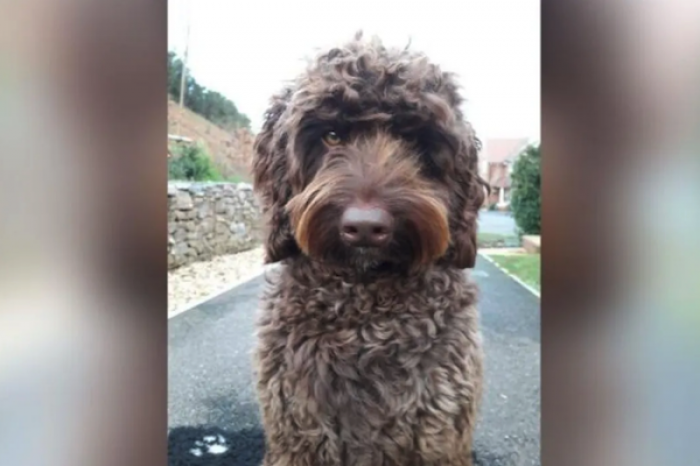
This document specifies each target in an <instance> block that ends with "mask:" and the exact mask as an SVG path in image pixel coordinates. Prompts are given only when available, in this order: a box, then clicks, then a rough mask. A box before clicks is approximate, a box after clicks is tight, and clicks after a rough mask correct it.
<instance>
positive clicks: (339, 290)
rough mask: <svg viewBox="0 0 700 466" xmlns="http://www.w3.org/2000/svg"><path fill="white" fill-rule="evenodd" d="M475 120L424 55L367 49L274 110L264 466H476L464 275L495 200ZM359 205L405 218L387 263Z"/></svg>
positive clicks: (330, 67)
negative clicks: (359, 230) (361, 237)
mask: <svg viewBox="0 0 700 466" xmlns="http://www.w3.org/2000/svg"><path fill="white" fill-rule="evenodd" d="M460 103H461V98H460V96H459V93H458V90H457V86H456V84H455V79H454V77H453V76H452V75H451V74H448V73H444V72H442V71H440V69H439V68H438V67H437V66H435V65H433V64H431V63H430V62H429V61H428V60H427V59H426V57H425V56H424V55H422V54H419V53H416V52H413V51H410V50H408V48H407V49H403V50H398V49H397V50H394V49H388V48H385V47H384V46H383V45H382V44H381V43H380V42H379V41H378V40H376V39H375V40H372V41H366V40H363V39H362V37H361V35H358V36H356V37H355V39H354V40H352V41H351V42H350V43H348V44H347V45H345V46H344V47H340V48H334V49H332V50H330V51H329V52H327V53H324V54H322V55H320V56H319V57H318V58H317V59H316V60H315V61H314V62H313V63H312V64H311V65H310V66H309V68H308V70H307V71H306V72H305V73H304V74H303V75H302V76H300V77H299V78H298V79H297V80H295V81H294V82H292V83H291V84H290V85H289V86H288V87H287V88H286V89H284V91H283V92H281V93H280V94H279V95H277V96H276V97H274V98H273V100H272V105H271V108H270V109H269V111H268V113H267V114H266V121H265V123H264V127H263V129H262V131H261V132H260V134H259V135H258V137H257V140H256V158H255V161H254V176H255V188H256V191H257V192H258V194H259V196H260V198H261V204H262V208H263V212H264V214H266V216H267V226H268V232H267V236H266V240H265V250H266V261H267V262H278V261H281V262H283V267H282V268H281V271H280V272H279V276H277V277H276V278H275V279H274V280H273V281H272V284H271V285H272V286H271V287H270V289H269V290H268V292H267V295H266V297H265V300H264V303H265V304H264V308H263V311H262V314H261V317H260V320H259V323H258V344H257V348H256V351H255V354H256V357H255V362H256V372H257V388H258V396H259V401H260V405H261V409H262V418H263V425H264V428H265V433H266V439H267V452H266V456H265V460H264V465H265V466H341V465H342V466H427V465H432V466H470V465H471V462H472V460H471V443H472V432H473V429H474V424H475V421H476V417H477V410H478V405H479V402H480V399H481V392H482V352H481V342H480V340H481V338H480V334H479V331H478V326H477V311H476V307H475V304H476V299H477V296H476V288H475V285H474V284H473V283H471V282H470V281H469V280H468V279H467V278H466V277H465V274H464V272H463V270H462V269H464V268H469V267H473V265H474V261H475V256H476V215H477V211H478V208H479V207H480V206H481V204H482V202H483V199H484V188H485V183H484V182H483V180H481V179H480V178H479V176H478V174H477V151H478V149H479V141H478V140H477V138H476V137H475V135H474V132H473V130H472V128H471V126H470V125H469V124H468V123H467V122H466V121H465V120H464V118H463V115H462V112H461V111H460V109H459V105H460ZM329 131H333V132H334V133H335V134H334V138H336V139H337V140H339V141H340V142H339V143H337V144H336V143H335V142H336V141H334V144H327V140H324V135H327V134H328V132H329ZM324 141H326V142H324ZM358 201H361V202H365V203H371V204H374V205H379V206H381V207H382V208H383V209H386V210H387V211H388V212H390V213H391V215H392V217H393V218H394V219H395V221H396V222H395V225H396V226H395V233H394V237H393V240H392V241H391V242H390V243H389V244H388V245H387V246H386V247H380V248H360V249H357V248H350V247H347V246H345V245H344V244H343V242H342V241H340V234H339V226H338V225H339V219H340V216H341V215H342V212H343V211H344V209H345V208H347V207H348V206H350V205H351V204H353V203H355V202H358Z"/></svg>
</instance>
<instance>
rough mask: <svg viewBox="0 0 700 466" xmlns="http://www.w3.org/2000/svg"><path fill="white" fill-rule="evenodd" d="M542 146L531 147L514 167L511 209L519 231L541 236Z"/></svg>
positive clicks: (518, 159)
mask: <svg viewBox="0 0 700 466" xmlns="http://www.w3.org/2000/svg"><path fill="white" fill-rule="evenodd" d="M541 165H542V163H541V156H540V146H539V145H537V146H529V147H528V148H527V149H525V150H524V151H523V153H522V154H521V155H520V157H518V158H517V160H516V161H515V164H514V165H513V173H512V175H511V178H512V180H513V184H512V189H513V191H512V194H511V198H510V207H511V211H512V212H513V218H514V219H515V223H516V225H517V226H518V229H519V230H520V232H521V233H522V234H525V235H539V234H540V230H541V228H542V214H541V206H542V196H541Z"/></svg>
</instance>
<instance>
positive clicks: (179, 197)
mask: <svg viewBox="0 0 700 466" xmlns="http://www.w3.org/2000/svg"><path fill="white" fill-rule="evenodd" d="M260 226H261V225H260V213H259V208H258V202H257V199H256V198H255V196H254V194H253V188H252V186H251V185H250V184H247V183H210V182H207V183H202V182H196V183H195V182H169V183H168V268H169V269H173V268H176V267H180V266H182V265H186V264H190V263H192V262H198V261H204V260H208V259H211V258H212V257H213V256H218V255H221V254H232V253H236V252H240V251H245V250H247V249H251V248H252V247H254V246H256V245H257V244H259V242H260Z"/></svg>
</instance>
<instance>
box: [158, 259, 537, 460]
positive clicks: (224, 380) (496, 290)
mask: <svg viewBox="0 0 700 466" xmlns="http://www.w3.org/2000/svg"><path fill="white" fill-rule="evenodd" d="M471 273H472V274H473V276H474V277H475V279H476V280H477V281H478V282H479V284H480V286H481V291H482V299H481V304H480V311H481V324H482V331H483V334H484V345H485V352H486V368H485V369H486V387H485V393H484V405H483V407H482V419H481V422H480V424H479V425H478V426H477V432H476V438H475V457H476V461H475V464H477V465H481V466H486V465H489V466H491V465H493V466H511V465H512V466H525V465H540V453H539V451H540V440H539V439H540V312H539V307H540V302H539V299H538V298H536V297H535V296H534V295H532V294H531V293H530V292H529V291H527V290H525V289H524V288H523V287H522V286H520V285H519V284H518V283H516V282H514V281H513V280H512V279H510V278H509V277H508V276H506V275H505V274H504V273H503V272H501V271H500V270H499V269H497V268H496V267H495V266H494V265H492V264H491V263H489V262H488V261H486V260H484V259H482V258H481V257H480V258H479V259H478V261H477V266H476V269H475V270H473V271H472V272H471ZM264 285H265V282H264V279H263V277H258V278H256V279H254V280H252V281H250V282H247V283H245V284H243V285H241V286H239V287H237V288H235V289H233V290H231V291H229V292H227V293H225V294H223V295H220V296H218V297H216V298H214V299H212V300H210V301H208V302H206V303H204V304H202V305H200V306H198V307H197V308H195V309H192V310H190V311H188V312H185V313H184V314H180V315H178V316H176V317H174V318H173V319H171V320H170V321H169V323H168V331H169V342H168V351H169V358H168V398H169V400H168V431H169V432H168V450H169V451H168V457H169V461H168V462H169V464H170V465H171V466H174V465H178V466H179V465H192V466H196V465H206V466H215V465H227V466H232V465H235V466H259V465H260V462H261V460H262V456H263V450H264V438H263V433H262V430H261V428H260V424H259V414H258V407H257V404H256V400H255V393H254V389H253V381H252V369H251V349H252V347H253V341H254V336H253V331H254V317H255V310H256V307H257V303H258V299H259V296H260V293H261V290H262V288H263V286H264Z"/></svg>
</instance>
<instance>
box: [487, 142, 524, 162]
mask: <svg viewBox="0 0 700 466" xmlns="http://www.w3.org/2000/svg"><path fill="white" fill-rule="evenodd" d="M529 142H530V140H529V139H528V138H508V139H505V138H504V139H500V138H499V139H487V140H486V141H484V147H483V150H482V157H484V158H485V159H486V160H487V161H488V163H503V162H508V161H512V160H513V159H515V157H517V155H518V154H519V153H520V152H521V151H522V150H523V149H524V148H525V147H526V146H527V145H528V144H529Z"/></svg>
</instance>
